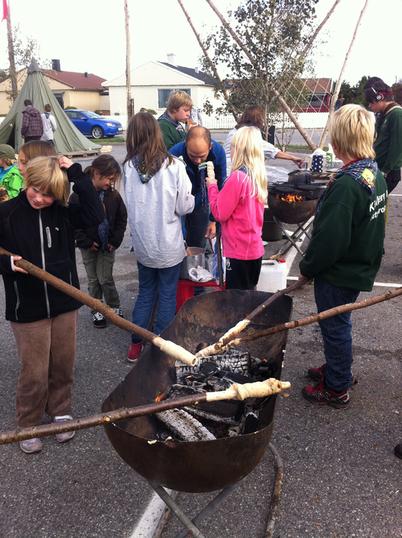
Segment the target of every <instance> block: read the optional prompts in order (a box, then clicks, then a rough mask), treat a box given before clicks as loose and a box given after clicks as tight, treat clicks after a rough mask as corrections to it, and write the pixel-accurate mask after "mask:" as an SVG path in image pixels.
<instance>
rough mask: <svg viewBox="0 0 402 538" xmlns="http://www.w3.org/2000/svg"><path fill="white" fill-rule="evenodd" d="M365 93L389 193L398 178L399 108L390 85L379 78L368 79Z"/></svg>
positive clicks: (401, 147) (401, 158)
mask: <svg viewBox="0 0 402 538" xmlns="http://www.w3.org/2000/svg"><path fill="white" fill-rule="evenodd" d="M364 95H365V98H366V101H367V102H368V108H369V110H371V111H372V112H374V113H375V115H376V118H377V122H376V139H375V141H374V151H375V154H376V161H377V164H378V167H379V169H380V170H381V172H383V174H384V176H385V181H386V182H387V187H388V193H390V192H391V191H393V190H394V189H395V187H396V186H397V185H398V183H399V182H400V180H401V167H402V107H401V106H399V105H398V103H396V102H395V101H394V100H393V95H392V89H391V87H390V86H388V85H387V84H385V82H384V81H383V80H382V79H381V78H378V77H371V78H369V79H368V81H367V83H366V85H365V88H364Z"/></svg>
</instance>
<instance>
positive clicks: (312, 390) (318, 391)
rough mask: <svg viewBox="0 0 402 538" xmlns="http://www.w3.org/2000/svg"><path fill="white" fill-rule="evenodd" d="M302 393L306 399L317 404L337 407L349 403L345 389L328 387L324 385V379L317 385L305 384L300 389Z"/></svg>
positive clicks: (343, 406) (340, 407) (345, 405)
mask: <svg viewBox="0 0 402 538" xmlns="http://www.w3.org/2000/svg"><path fill="white" fill-rule="evenodd" d="M302 394H303V396H304V398H306V400H308V401H309V402H312V403H316V404H319V405H331V406H332V407H336V408H337V409H342V408H345V407H347V406H348V405H349V401H350V396H349V392H348V391H347V390H342V391H340V392H338V391H336V390H332V389H328V388H326V387H325V385H324V381H320V383H318V385H307V387H304V389H303V390H302Z"/></svg>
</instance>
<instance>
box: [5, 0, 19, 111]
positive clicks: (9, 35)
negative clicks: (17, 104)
mask: <svg viewBox="0 0 402 538" xmlns="http://www.w3.org/2000/svg"><path fill="white" fill-rule="evenodd" d="M7 40H8V61H9V63H10V79H11V98H12V100H13V102H14V101H15V100H16V99H17V95H18V87H17V75H16V72H15V58H14V40H13V31H12V28H11V16H10V0H8V9H7Z"/></svg>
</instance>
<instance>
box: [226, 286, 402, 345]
mask: <svg viewBox="0 0 402 538" xmlns="http://www.w3.org/2000/svg"><path fill="white" fill-rule="evenodd" d="M400 295H402V288H396V289H394V290H388V291H386V292H385V293H384V294H382V295H376V296H375V297H370V298H369V299H364V301H359V302H358V303H347V304H344V305H341V306H336V307H335V308H330V309H329V310H323V311H322V312H320V313H318V314H312V315H310V316H307V317H305V318H301V319H297V320H293V321H288V322H286V323H282V324H280V325H275V327H270V328H268V329H264V330H262V331H250V333H249V334H247V335H245V336H243V337H241V338H236V339H234V340H232V341H231V342H230V343H229V344H228V345H227V346H225V348H224V349H223V350H222V351H225V350H226V349H228V348H231V347H234V346H239V345H240V344H244V343H245V342H250V341H252V340H257V339H258V338H263V337H265V336H268V335H270V334H275V333H279V332H282V331H287V330H288V329H296V328H297V327H303V326H305V325H311V324H312V323H316V322H317V321H321V320H323V319H328V318H332V317H333V316H337V315H338V314H344V313H345V312H353V310H361V309H362V308H366V307H368V306H372V305H375V304H378V303H382V302H383V301H389V300H390V299H394V298H395V297H399V296H400Z"/></svg>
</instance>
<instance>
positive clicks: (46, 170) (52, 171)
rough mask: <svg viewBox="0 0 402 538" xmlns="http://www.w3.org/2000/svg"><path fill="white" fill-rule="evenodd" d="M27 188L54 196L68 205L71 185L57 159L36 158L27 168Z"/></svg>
mask: <svg viewBox="0 0 402 538" xmlns="http://www.w3.org/2000/svg"><path fill="white" fill-rule="evenodd" d="M25 186H26V187H27V188H28V187H35V188H36V189H38V190H40V191H41V192H42V193H43V194H46V195H49V196H53V198H54V199H55V200H58V201H59V202H61V203H62V204H63V205H67V201H68V196H69V191H70V188H69V183H68V180H67V178H66V176H65V174H64V172H63V171H62V170H61V168H60V166H59V162H58V158H57V157H35V158H34V159H31V160H30V161H29V162H28V164H27V167H26V175H25Z"/></svg>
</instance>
